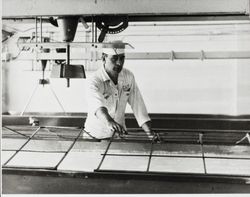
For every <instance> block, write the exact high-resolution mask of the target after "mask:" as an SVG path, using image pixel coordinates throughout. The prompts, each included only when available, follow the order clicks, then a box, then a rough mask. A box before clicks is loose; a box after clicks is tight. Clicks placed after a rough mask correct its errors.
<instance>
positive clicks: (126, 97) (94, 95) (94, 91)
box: [85, 66, 150, 139]
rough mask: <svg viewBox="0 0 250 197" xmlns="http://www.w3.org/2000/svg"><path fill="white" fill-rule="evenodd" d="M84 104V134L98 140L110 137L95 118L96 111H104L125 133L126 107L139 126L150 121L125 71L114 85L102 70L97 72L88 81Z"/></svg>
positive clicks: (108, 132) (139, 96) (127, 72)
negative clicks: (85, 115)
mask: <svg viewBox="0 0 250 197" xmlns="http://www.w3.org/2000/svg"><path fill="white" fill-rule="evenodd" d="M87 101H88V116H87V119H86V122H85V130H86V131H87V132H89V133H90V134H91V135H92V136H94V137H96V138H99V139H101V138H109V137H111V136H112V134H113V132H112V131H110V130H109V129H108V128H107V126H106V125H105V123H103V122H102V121H101V120H99V119H98V118H97V117H96V115H95V113H96V111H97V109H98V108H100V107H106V108H107V110H108V113H109V115H110V116H111V117H112V118H113V119H114V120H115V121H116V122H117V123H119V124H120V125H122V126H123V127H124V128H125V129H126V125H125V110H126V105H127V103H129V104H130V106H131V108H132V110H133V112H134V115H135V118H136V120H137V123H138V125H139V126H142V125H143V124H144V123H145V122H147V121H149V120H150V118H149V116H148V113H147V109H146V106H145V104H144V101H143V98H142V95H141V93H140V90H139V89H138V86H137V84H136V82H135V78H134V75H133V73H132V72H130V71H129V70H127V69H125V68H123V69H122V71H121V72H120V73H119V76H118V83H117V85H115V84H114V83H113V81H112V80H111V79H110V77H109V76H108V74H107V73H106V71H105V69H104V67H103V66H102V67H101V68H100V69H99V70H97V71H96V72H95V73H94V75H93V76H92V77H90V78H89V80H88V85H87Z"/></svg>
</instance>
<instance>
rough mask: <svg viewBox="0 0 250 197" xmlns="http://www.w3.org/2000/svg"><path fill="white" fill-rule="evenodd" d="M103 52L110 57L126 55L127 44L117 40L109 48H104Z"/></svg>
mask: <svg viewBox="0 0 250 197" xmlns="http://www.w3.org/2000/svg"><path fill="white" fill-rule="evenodd" d="M102 52H103V53H105V54H108V55H119V54H124V53H125V43H124V42H122V41H121V40H116V41H113V42H111V43H110V45H109V46H103V49H102Z"/></svg>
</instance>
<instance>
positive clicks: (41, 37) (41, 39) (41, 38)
mask: <svg viewBox="0 0 250 197" xmlns="http://www.w3.org/2000/svg"><path fill="white" fill-rule="evenodd" d="M42 23H43V21H42V17H40V42H41V43H42V42H43V36H42V35H43V24H42Z"/></svg>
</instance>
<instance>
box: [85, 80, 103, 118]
mask: <svg viewBox="0 0 250 197" xmlns="http://www.w3.org/2000/svg"><path fill="white" fill-rule="evenodd" d="M102 92H103V85H102V83H101V82H100V81H98V80H97V79H94V78H91V79H89V80H88V83H87V102H88V111H89V113H92V114H95V113H96V111H97V109H99V108H100V107H103V106H104V100H103V99H104V98H103V93H102Z"/></svg>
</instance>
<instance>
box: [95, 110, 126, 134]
mask: <svg viewBox="0 0 250 197" xmlns="http://www.w3.org/2000/svg"><path fill="white" fill-rule="evenodd" d="M95 115H96V117H97V118H98V119H100V120H101V121H102V122H104V123H105V124H106V125H107V127H108V128H109V129H110V130H111V131H113V132H118V134H119V135H123V134H126V131H125V129H124V128H123V127H122V126H121V125H120V124H118V123H117V122H116V121H115V120H114V119H113V118H112V117H111V116H110V115H109V113H108V110H107V108H106V107H100V108H98V109H97V110H96V113H95Z"/></svg>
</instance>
